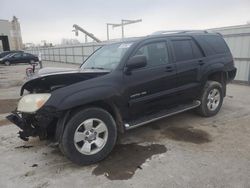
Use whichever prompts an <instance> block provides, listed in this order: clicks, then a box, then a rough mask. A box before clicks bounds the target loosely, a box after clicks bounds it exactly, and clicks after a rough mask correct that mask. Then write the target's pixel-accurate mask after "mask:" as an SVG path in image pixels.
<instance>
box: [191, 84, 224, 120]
mask: <svg viewBox="0 0 250 188" xmlns="http://www.w3.org/2000/svg"><path fill="white" fill-rule="evenodd" d="M224 87H225V86H224ZM223 95H224V94H223V87H222V85H221V84H220V83H219V82H216V81H207V82H206V84H205V87H204V89H203V91H202V94H201V97H200V99H199V100H200V101H201V105H200V106H199V107H198V108H197V109H196V112H197V113H198V114H199V115H201V116H204V117H211V116H214V115H216V114H217V113H218V112H219V111H220V108H221V105H222V103H223Z"/></svg>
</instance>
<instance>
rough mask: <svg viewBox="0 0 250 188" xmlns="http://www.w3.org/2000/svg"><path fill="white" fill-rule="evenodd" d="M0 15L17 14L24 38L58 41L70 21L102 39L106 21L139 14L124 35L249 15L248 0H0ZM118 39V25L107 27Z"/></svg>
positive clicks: (237, 20)
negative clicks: (135, 21)
mask: <svg viewBox="0 0 250 188" xmlns="http://www.w3.org/2000/svg"><path fill="white" fill-rule="evenodd" d="M0 5H1V6H0V19H8V20H10V19H11V18H12V16H13V15H15V16H17V17H18V18H19V21H20V23H21V30H22V36H23V41H24V42H34V43H41V40H47V41H48V42H53V43H60V42H61V39H62V38H77V39H79V40H80V41H83V38H84V36H83V35H79V36H78V37H75V36H74V34H73V32H72V31H71V30H72V25H73V24H78V25H80V26H82V27H83V28H84V29H86V30H88V31H89V32H91V33H93V34H94V35H96V36H97V37H98V38H100V39H102V40H105V39H106V23H107V22H112V23H119V22H120V20H121V19H142V22H141V23H138V24H134V25H129V26H126V28H125V36H127V37H130V36H141V35H147V34H150V33H152V32H154V31H157V30H174V29H206V28H214V27H222V26H230V25H240V24H245V23H246V22H247V21H249V20H250V0H209V1H204V0H189V1H185V0H174V1H173V0H171V1H169V0H165V1H164V0H88V1H86V0H71V1H64V0H0ZM110 35H111V38H119V37H120V35H121V29H120V28H116V29H114V30H111V33H110Z"/></svg>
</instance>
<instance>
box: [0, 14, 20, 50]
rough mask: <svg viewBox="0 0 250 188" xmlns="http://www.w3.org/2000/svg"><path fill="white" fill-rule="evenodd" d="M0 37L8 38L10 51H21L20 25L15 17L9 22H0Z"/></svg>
mask: <svg viewBox="0 0 250 188" xmlns="http://www.w3.org/2000/svg"><path fill="white" fill-rule="evenodd" d="M0 35H5V36H8V40H9V45H10V50H21V49H23V42H22V35H21V28H20V23H19V22H18V19H17V18H16V17H15V16H14V17H13V19H12V21H10V22H9V21H8V20H0Z"/></svg>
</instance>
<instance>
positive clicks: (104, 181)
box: [0, 63, 250, 188]
mask: <svg viewBox="0 0 250 188" xmlns="http://www.w3.org/2000/svg"><path fill="white" fill-rule="evenodd" d="M49 65H51V66H55V65H56V66H73V65H65V64H58V63H53V64H52V63H51V64H49V63H46V66H49ZM26 67H27V65H18V66H11V67H0V71H1V74H0V76H1V79H0V86H1V87H0V89H1V92H0V99H1V100H0V113H2V114H0V153H1V163H0V174H1V176H0V187H20V185H22V187H40V188H41V187H109V188H112V187H144V188H146V187H150V188H151V187H197V188H201V187H209V188H210V187H223V188H224V187H225V188H230V187H232V188H235V187H242V188H248V187H250V152H249V151H250V123H249V122H250V96H249V95H248V94H249V93H250V87H248V86H243V85H235V84H230V85H228V91H227V92H228V93H227V96H226V97H225V99H224V104H223V107H222V109H221V111H220V113H219V114H218V115H217V116H215V117H211V118H202V117H199V116H197V115H195V114H194V113H193V112H186V113H182V114H179V115H176V116H172V117H169V118H166V119H164V120H161V121H158V122H155V123H151V124H148V125H147V126H144V127H140V128H137V129H134V130H131V131H129V132H127V133H126V134H125V135H123V136H122V137H121V141H120V143H119V144H118V145H117V146H116V148H115V149H114V151H113V152H112V153H111V155H110V156H109V157H108V158H107V159H105V160H104V161H102V162H100V163H98V164H95V165H90V166H84V167H79V166H76V165H74V164H72V163H71V162H70V161H69V160H67V159H66V158H65V157H64V156H63V155H62V154H61V153H60V151H59V150H58V148H53V147H51V146H50V143H49V142H47V141H39V140H38V139H37V138H33V139H31V140H30V141H29V142H24V141H22V140H20V139H19V138H17V134H16V133H17V132H18V128H17V127H16V126H14V125H12V124H10V123H8V122H6V121H5V120H4V116H5V115H6V113H7V112H8V111H9V110H10V109H11V108H12V107H13V108H14V107H15V105H16V104H15V103H16V100H6V99H17V98H18V97H19V96H18V92H19V89H20V83H23V79H24V74H23V73H24V70H25V68H26ZM3 70H4V71H3ZM6 72H8V74H6ZM2 76H3V77H2ZM6 80H7V81H6ZM8 83H18V84H16V85H15V84H9V85H8Z"/></svg>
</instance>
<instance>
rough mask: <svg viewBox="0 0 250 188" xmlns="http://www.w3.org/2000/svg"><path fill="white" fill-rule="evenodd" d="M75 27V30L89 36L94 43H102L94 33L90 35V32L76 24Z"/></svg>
mask: <svg viewBox="0 0 250 188" xmlns="http://www.w3.org/2000/svg"><path fill="white" fill-rule="evenodd" d="M73 27H74V28H75V30H76V31H78V30H79V31H81V32H83V33H84V34H85V35H87V36H88V37H90V38H92V39H93V40H94V41H96V42H98V43H99V42H102V41H101V40H100V39H98V38H96V37H95V36H94V35H93V34H92V33H89V32H88V31H86V30H84V29H83V28H82V27H80V26H79V25H77V24H74V25H73Z"/></svg>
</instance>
